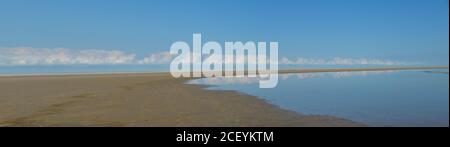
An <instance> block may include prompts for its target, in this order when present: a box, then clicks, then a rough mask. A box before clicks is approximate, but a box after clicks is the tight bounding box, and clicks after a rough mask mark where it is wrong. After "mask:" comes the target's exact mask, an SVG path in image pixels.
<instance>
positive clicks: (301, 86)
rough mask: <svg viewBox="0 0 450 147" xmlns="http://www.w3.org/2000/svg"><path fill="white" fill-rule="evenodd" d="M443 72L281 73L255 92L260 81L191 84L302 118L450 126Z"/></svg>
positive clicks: (221, 80)
mask: <svg viewBox="0 0 450 147" xmlns="http://www.w3.org/2000/svg"><path fill="white" fill-rule="evenodd" d="M445 72H447V73H448V70H447V71H433V72H424V71H361V72H330V73H299V74H281V75H279V76H280V79H281V80H280V81H279V83H278V86H277V87H276V88H272V89H260V88H258V81H259V79H258V78H245V77H244V78H243V77H239V78H236V77H221V78H205V79H196V80H192V81H189V82H188V83H190V84H205V85H215V86H213V87H208V89H211V90H236V91H239V92H243V93H247V94H249V95H254V96H258V97H260V98H262V99H264V100H266V101H268V102H270V103H272V104H275V105H278V106H280V107H281V108H284V109H289V110H293V111H297V112H299V113H303V114H320V115H332V116H337V117H341V118H346V119H350V120H353V121H357V122H361V123H364V124H367V125H371V126H447V127H448V125H449V123H448V122H449V118H448V116H449V106H448V104H449V100H448V97H449V91H448V88H449V78H448V74H442V73H445Z"/></svg>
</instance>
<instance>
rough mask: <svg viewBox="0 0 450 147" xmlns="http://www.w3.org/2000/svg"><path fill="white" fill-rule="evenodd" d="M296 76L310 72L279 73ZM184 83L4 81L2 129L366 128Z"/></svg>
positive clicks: (153, 76) (130, 77)
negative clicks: (72, 127) (124, 127)
mask: <svg viewBox="0 0 450 147" xmlns="http://www.w3.org/2000/svg"><path fill="white" fill-rule="evenodd" d="M444 68H445V67H444ZM426 69H428V68H426ZM447 69H448V67H447ZM303 70H305V69H303ZM332 70H333V69H327V70H325V71H332ZM334 70H337V69H334ZM346 70H348V69H346ZM384 70H386V69H384ZM389 70H393V69H389ZM402 70H406V69H402ZM338 71H339V70H338ZM355 71H360V70H355ZM293 72H297V73H298V72H306V71H302V70H289V71H280V73H293ZM318 72H319V71H318ZM320 72H324V71H323V70H321V71H320ZM186 80H189V79H187V78H182V79H174V78H172V77H171V76H170V74H168V73H145V74H144V73H141V74H130V73H128V74H99V75H89V74H86V75H43V76H4V77H0V126H149V127H160V126H163V127H178V126H184V127H196V126H201V127H228V126H232V127H241V126H242V127H278V126H281V127H289V126H320V127H321V126H325V127H326V126H364V125H362V124H359V123H355V122H352V121H349V120H345V119H340V118H336V117H332V116H318V115H302V114H298V113H295V112H292V111H288V110H283V109H280V108H278V107H276V106H274V105H271V104H269V103H267V102H265V101H263V100H261V99H259V98H257V97H254V96H249V95H245V94H241V93H237V92H234V91H210V90H204V89H203V87H201V86H198V85H188V84H184V83H185V81H186Z"/></svg>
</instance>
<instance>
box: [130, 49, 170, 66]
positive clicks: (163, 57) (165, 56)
mask: <svg viewBox="0 0 450 147" xmlns="http://www.w3.org/2000/svg"><path fill="white" fill-rule="evenodd" d="M172 59H173V56H172V55H170V53H169V52H160V53H154V54H150V55H148V56H147V57H145V58H143V59H141V60H139V61H137V63H139V64H169V63H170V62H171V61H172Z"/></svg>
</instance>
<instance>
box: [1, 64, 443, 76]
mask: <svg viewBox="0 0 450 147" xmlns="http://www.w3.org/2000/svg"><path fill="white" fill-rule="evenodd" d="M429 69H449V66H405V67H367V68H360V67H356V68H289V69H280V70H279V71H278V73H279V74H288V73H315V72H353V71H389V70H429ZM153 73H160V74H167V73H169V72H168V71H142V72H66V73H25V74H0V77H28V76H70V75H117V74H153Z"/></svg>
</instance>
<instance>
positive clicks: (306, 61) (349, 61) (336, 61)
mask: <svg viewBox="0 0 450 147" xmlns="http://www.w3.org/2000/svg"><path fill="white" fill-rule="evenodd" d="M280 64H289V65H400V64H404V63H402V62H398V61H391V60H382V59H368V58H342V57H335V58H333V59H328V60H326V59H312V58H303V57H299V58H297V59H295V60H290V59H288V58H286V57H283V58H281V60H280Z"/></svg>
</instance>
